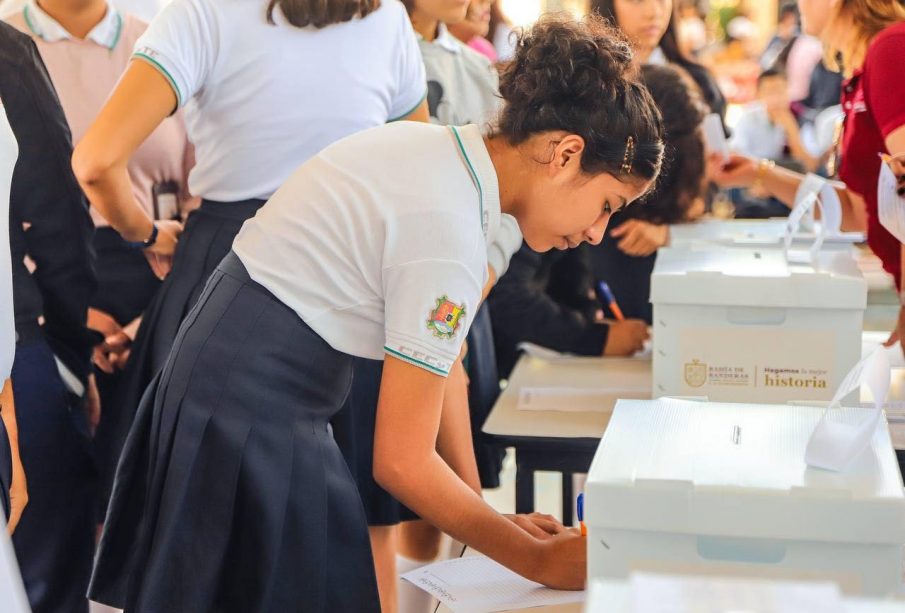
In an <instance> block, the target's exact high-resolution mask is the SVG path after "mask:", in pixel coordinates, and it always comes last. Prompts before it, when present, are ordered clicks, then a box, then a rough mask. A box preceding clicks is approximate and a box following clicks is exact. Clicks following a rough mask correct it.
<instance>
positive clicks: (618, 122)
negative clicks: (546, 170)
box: [498, 13, 663, 180]
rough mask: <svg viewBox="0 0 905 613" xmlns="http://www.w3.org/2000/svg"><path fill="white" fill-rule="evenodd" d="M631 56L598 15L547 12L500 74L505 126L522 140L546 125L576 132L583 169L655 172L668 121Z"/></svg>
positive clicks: (647, 175)
mask: <svg viewBox="0 0 905 613" xmlns="http://www.w3.org/2000/svg"><path fill="white" fill-rule="evenodd" d="M632 59H633V57H632V48H631V46H630V45H629V43H628V41H627V40H626V39H625V38H624V37H623V35H622V34H620V33H619V32H618V31H617V30H615V29H614V28H613V27H612V26H610V25H609V24H608V23H607V22H606V21H604V20H603V19H601V18H600V17H599V16H596V15H591V16H589V17H586V18H585V19H583V20H581V21H578V20H575V19H574V18H572V17H571V16H569V15H567V14H564V13H561V14H554V15H545V16H544V17H542V18H541V19H540V20H538V22H537V23H536V24H535V25H534V27H533V28H531V29H530V30H528V31H527V32H525V33H523V34H522V35H521V37H520V38H519V41H518V45H517V46H516V50H515V59H514V60H513V61H512V62H510V63H509V64H507V65H506V67H505V68H504V69H503V71H502V74H501V75H500V94H501V95H502V97H503V99H504V100H505V101H506V105H505V106H504V108H503V110H502V112H501V113H500V117H499V125H498V131H499V134H501V135H503V136H504V137H506V139H507V140H508V141H509V142H510V143H512V144H515V145H518V144H520V143H523V142H525V141H526V140H528V139H529V138H531V137H532V136H534V135H537V134H543V133H545V132H551V131H566V132H570V133H572V134H577V135H579V136H581V138H582V139H584V142H585V150H584V152H583V153H582V156H581V167H582V170H583V171H585V172H587V173H592V174H594V173H601V172H609V173H610V174H612V175H613V176H616V177H625V176H629V175H631V177H632V179H635V180H637V179H645V180H649V179H653V178H654V177H656V176H657V173H659V171H660V164H661V161H662V154H663V143H662V138H661V137H662V131H663V130H662V121H661V118H660V113H659V111H658V110H657V107H656V105H655V104H654V102H653V100H652V99H651V97H650V94H648V92H647V90H646V89H645V88H644V86H642V85H641V84H640V83H639V81H638V75H639V72H638V70H637V68H636V67H635V65H634V64H633V63H632ZM629 142H631V143H632V144H633V145H634V147H633V148H632V149H631V154H632V155H631V156H630V157H631V158H632V159H631V160H629V161H628V162H626V147H627V146H628V145H627V143H629Z"/></svg>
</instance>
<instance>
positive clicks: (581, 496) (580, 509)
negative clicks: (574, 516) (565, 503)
mask: <svg viewBox="0 0 905 613" xmlns="http://www.w3.org/2000/svg"><path fill="white" fill-rule="evenodd" d="M576 507H577V509H576V510H577V511H578V523H579V524H581V536H587V535H588V527H587V526H585V525H584V494H583V493H582V494H579V495H578V504H577V505H576Z"/></svg>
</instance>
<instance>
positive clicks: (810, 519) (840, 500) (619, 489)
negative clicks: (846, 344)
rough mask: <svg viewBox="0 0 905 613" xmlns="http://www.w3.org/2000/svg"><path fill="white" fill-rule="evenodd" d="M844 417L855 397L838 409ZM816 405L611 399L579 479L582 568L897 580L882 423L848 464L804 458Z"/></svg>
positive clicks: (848, 582)
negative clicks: (825, 466) (827, 465)
mask: <svg viewBox="0 0 905 613" xmlns="http://www.w3.org/2000/svg"><path fill="white" fill-rule="evenodd" d="M836 411H837V414H834V419H839V420H842V421H854V420H856V419H858V418H859V417H860V414H859V413H857V412H858V411H863V409H836ZM822 415H823V409H821V408H816V407H805V406H787V405H756V404H725V403H710V402H694V401H684V400H676V399H666V398H661V399H659V400H620V401H619V402H618V403H617V405H616V408H615V411H614V413H613V416H612V418H611V420H610V423H609V427H608V428H607V431H606V433H605V435H604V437H603V439H602V440H601V442H600V446H599V448H598V449H597V453H596V455H595V457H594V462H593V464H592V465H591V469H590V472H589V474H588V481H587V484H586V490H585V523H586V524H587V526H588V575H589V578H590V579H595V578H617V579H619V578H625V577H627V576H628V575H629V573H630V572H632V571H635V570H643V571H651V572H661V573H662V572H665V573H679V574H722V575H730V576H743V577H754V578H770V579H789V580H818V579H819V580H830V581H833V582H835V583H837V584H838V585H839V586H840V588H841V589H842V590H843V592H845V593H848V594H854V595H861V594H863V595H869V596H881V597H885V596H886V595H889V594H893V593H895V592H896V591H897V590H898V589H899V587H900V584H901V582H902V571H903V566H902V552H903V548H902V546H903V543H905V494H903V489H902V478H901V475H900V474H899V468H898V464H897V463H896V458H895V453H894V451H893V448H892V443H891V442H890V438H889V432H888V429H887V427H886V422H885V420H883V422H882V426H881V427H878V428H877V430H876V432H875V433H874V436H873V439H872V441H871V445H870V447H869V448H868V450H866V451H865V452H864V453H863V454H861V455H860V456H858V458H857V459H856V460H855V461H853V463H852V464H850V465H849V467H848V468H847V469H846V470H845V471H844V472H838V473H837V472H830V471H823V470H820V469H815V468H810V467H808V466H807V465H806V464H805V461H804V456H805V448H806V445H807V442H808V439H809V438H810V435H811V433H812V431H813V430H814V427H815V426H816V425H817V423H818V421H819V420H820V418H821V416H822Z"/></svg>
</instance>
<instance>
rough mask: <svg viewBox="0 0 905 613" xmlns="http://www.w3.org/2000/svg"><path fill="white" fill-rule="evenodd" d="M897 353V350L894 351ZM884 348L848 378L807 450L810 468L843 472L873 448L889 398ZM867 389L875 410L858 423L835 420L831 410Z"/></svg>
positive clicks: (888, 368)
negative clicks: (875, 433) (852, 395)
mask: <svg viewBox="0 0 905 613" xmlns="http://www.w3.org/2000/svg"><path fill="white" fill-rule="evenodd" d="M893 349H895V348H893ZM887 351H888V350H887V349H886V348H885V347H879V348H877V349H876V350H875V351H874V352H873V353H871V354H870V355H869V356H867V357H866V358H864V359H863V360H861V361H860V362H858V363H857V364H856V365H855V367H854V368H852V370H851V371H850V372H849V373H848V375H846V377H845V379H843V381H842V383H841V384H840V385H839V389H837V390H836V395H835V396H833V400H832V401H831V402H830V405H829V407H828V408H827V410H826V411H825V412H824V414H823V417H822V418H821V420H820V422H819V423H818V424H817V427H816V428H815V429H814V433H813V434H812V435H811V439H810V440H809V441H808V446H807V449H806V450H805V462H807V464H808V466H813V467H815V468H824V469H827V470H834V471H841V470H843V469H844V468H845V467H846V466H848V464H849V463H850V462H851V461H852V460H854V459H855V458H856V457H858V456H859V455H860V454H861V453H862V452H863V451H864V450H865V449H867V447H868V446H869V445H870V441H871V439H872V438H873V435H874V431H875V430H876V429H877V425H878V424H879V423H880V421H881V420H882V418H883V410H882V406H883V404H884V403H885V402H886V397H887V396H888V395H889V385H890V371H891V367H890V364H889V354H888V353H887ZM862 384H863V385H866V386H867V387H868V388H869V389H870V392H871V395H872V396H873V401H874V408H872V409H864V411H863V415H862V416H861V419H860V420H859V421H858V423H855V424H851V423H840V422H838V421H834V420H833V419H832V409H834V408H836V407H839V406H840V402H841V400H842V398H844V397H845V396H847V395H848V394H849V393H851V392H853V391H855V390H856V389H860V387H861V385H862Z"/></svg>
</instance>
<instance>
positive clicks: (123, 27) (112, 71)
mask: <svg viewBox="0 0 905 613" xmlns="http://www.w3.org/2000/svg"><path fill="white" fill-rule="evenodd" d="M7 21H8V22H9V23H10V25H12V26H14V27H16V28H18V29H19V30H21V31H22V32H24V33H26V34H28V35H30V36H31V37H32V39H33V40H34V41H35V44H36V45H37V47H38V51H39V52H40V54H41V58H42V59H43V60H44V63H45V65H46V66H47V71H48V72H49V74H50V78H51V81H52V82H53V85H54V88H55V89H56V91H57V95H58V96H59V98H60V102H61V104H62V107H63V111H64V113H65V115H66V120H67V122H68V123H69V127H70V129H71V131H72V140H73V142H75V143H77V142H78V141H79V140H81V138H82V136H83V135H84V134H85V132H86V131H87V129H88V127H89V126H90V125H91V123H92V122H93V121H94V119H95V117H96V116H97V114H98V112H99V111H100V110H101V107H102V106H103V104H104V102H105V101H106V100H107V98H108V97H109V95H110V92H111V91H113V88H114V86H115V85H116V83H117V82H118V81H119V78H120V76H121V75H122V74H123V72H124V71H125V69H126V66H127V65H128V63H129V60H130V58H131V57H132V51H133V49H134V47H135V41H136V40H138V38H139V37H140V36H141V35H142V34H143V33H144V31H145V30H146V29H147V24H146V23H145V22H143V21H141V20H140V19H138V18H136V17H133V16H132V15H128V14H123V13H121V12H120V11H118V10H117V9H116V8H115V7H114V6H113V5H112V4H109V3H108V2H107V0H89V1H88V2H85V1H84V0H77V1H76V0H28V1H27V3H26V4H25V6H24V7H23V9H22V10H20V11H18V12H17V13H15V14H13V15H11V16H10V17H8V18H7ZM193 165H194V153H193V149H192V146H191V145H190V143H189V141H188V138H187V136H186V128H185V122H184V120H183V117H182V114H181V112H180V113H176V114H174V115H173V116H172V117H170V118H168V119H167V120H165V121H164V122H163V123H161V124H160V126H159V127H158V128H157V129H156V130H155V131H154V132H153V133H152V134H151V136H150V137H149V138H148V139H147V140H146V141H145V142H144V143H143V144H142V145H141V146H140V147H139V148H138V149H137V150H136V152H135V154H134V155H133V156H132V158H131V159H130V161H129V165H128V170H129V179H130V180H131V184H132V192H133V194H134V195H135V199H136V200H137V201H138V202H139V203H140V204H141V206H142V207H144V209H145V210H146V211H147V212H148V214H149V215H151V216H153V218H154V219H156V220H170V219H184V218H185V217H186V216H187V215H188V213H189V212H190V211H191V210H192V209H193V208H195V207H196V206H197V204H198V200H197V199H195V198H192V197H191V196H190V195H189V193H188V188H187V180H188V173H189V170H190V168H191V167H192V166H193ZM91 215H92V218H93V221H94V224H95V226H96V228H97V231H96V233H95V239H94V247H95V251H96V253H97V273H98V291H97V292H96V294H95V296H94V299H93V300H92V308H91V309H90V311H89V316H88V324H89V327H90V328H91V329H92V330H95V331H97V332H98V333H99V334H98V338H99V340H100V339H104V342H102V343H100V344H98V345H97V347H96V348H95V351H94V363H95V365H96V366H97V367H98V369H99V372H98V373H97V383H98V391H99V392H100V396H101V406H102V410H103V411H104V412H105V413H106V414H107V416H108V418H109V416H111V415H113V413H114V412H115V411H116V410H117V407H116V403H115V401H114V398H115V390H116V386H117V384H118V382H119V379H120V374H121V369H122V368H123V366H124V365H125V362H126V359H127V357H128V355H129V344H130V342H131V339H132V338H134V331H135V329H137V327H138V322H139V321H140V318H141V314H142V312H143V311H144V310H145V308H146V307H147V306H148V303H149V302H150V301H151V298H152V296H153V295H154V293H155V292H156V291H157V288H158V287H159V285H160V280H159V278H158V276H157V275H156V274H155V272H154V270H153V269H152V265H153V264H155V263H156V262H154V258H157V257H159V256H156V255H153V254H149V255H148V257H150V258H152V259H151V260H150V261H149V259H146V257H145V252H143V251H141V250H138V249H135V248H133V247H130V246H129V245H128V244H127V243H126V242H125V241H124V240H123V239H122V238H121V237H120V235H119V233H117V232H116V231H115V230H113V229H112V228H110V227H109V224H108V223H107V221H106V220H105V219H104V218H103V217H102V216H101V215H100V213H98V212H97V211H96V210H95V209H94V208H93V207H92V209H91ZM110 423H111V422H110V419H101V422H100V424H99V426H98V431H97V433H96V436H95V445H96V451H97V453H98V459H99V462H100V466H101V470H102V471H103V474H104V482H105V485H104V487H102V488H101V489H102V493H101V501H100V502H101V505H102V506H101V508H102V509H103V508H106V495H105V492H107V491H108V487H109V482H110V481H111V480H112V476H113V472H114V470H115V468H116V459H117V458H116V457H114V455H115V454H114V453H113V452H112V451H110V445H109V438H110V437H109V424H110Z"/></svg>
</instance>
